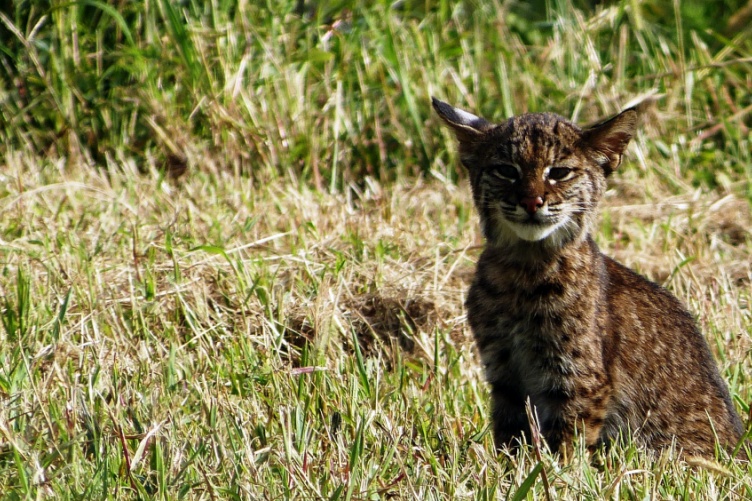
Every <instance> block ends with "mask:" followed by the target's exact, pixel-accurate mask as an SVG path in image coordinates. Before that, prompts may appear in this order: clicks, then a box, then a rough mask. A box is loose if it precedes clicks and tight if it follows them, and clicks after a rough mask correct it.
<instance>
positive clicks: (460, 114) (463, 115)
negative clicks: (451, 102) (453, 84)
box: [454, 108, 480, 127]
mask: <svg viewBox="0 0 752 501" xmlns="http://www.w3.org/2000/svg"><path fill="white" fill-rule="evenodd" d="M454 112H455V113H456V114H457V118H459V119H460V121H461V123H462V125H468V126H470V127H474V126H475V125H476V124H477V123H478V121H479V120H480V117H477V116H475V115H473V114H472V113H468V112H467V111H465V110H461V109H459V108H454Z"/></svg>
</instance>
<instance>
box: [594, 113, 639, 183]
mask: <svg viewBox="0 0 752 501" xmlns="http://www.w3.org/2000/svg"><path fill="white" fill-rule="evenodd" d="M637 118H638V116H637V110H636V109H635V108H629V109H628V110H624V111H622V112H621V113H619V114H618V115H616V116H615V117H614V118H612V119H610V120H607V121H605V122H602V123H599V124H597V125H594V126H592V127H590V128H588V129H586V130H585V131H583V133H582V143H581V144H582V146H583V147H584V148H586V149H588V150H590V151H592V152H593V153H594V154H595V159H596V161H597V162H598V163H599V164H600V165H601V167H602V168H603V170H604V172H605V173H606V175H607V176H608V175H609V174H611V172H613V171H614V170H615V169H616V168H617V167H618V166H619V164H620V163H621V157H622V155H623V154H624V150H626V148H627V144H629V141H630V140H631V139H632V137H633V136H634V134H635V129H636V128H637Z"/></svg>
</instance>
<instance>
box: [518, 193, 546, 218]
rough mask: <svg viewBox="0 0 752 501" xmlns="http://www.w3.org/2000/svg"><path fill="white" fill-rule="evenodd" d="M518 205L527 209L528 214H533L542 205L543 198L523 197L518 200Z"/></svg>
mask: <svg viewBox="0 0 752 501" xmlns="http://www.w3.org/2000/svg"><path fill="white" fill-rule="evenodd" d="M520 205H521V206H522V208H523V209H525V210H526V211H527V213H528V214H531V215H532V214H535V213H536V212H538V209H540V208H541V207H543V198H541V197H523V198H522V200H520Z"/></svg>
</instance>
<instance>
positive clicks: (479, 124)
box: [431, 97, 491, 141]
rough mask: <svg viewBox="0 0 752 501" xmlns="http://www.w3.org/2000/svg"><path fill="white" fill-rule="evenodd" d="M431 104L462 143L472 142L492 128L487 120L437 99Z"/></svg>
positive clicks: (433, 98)
mask: <svg viewBox="0 0 752 501" xmlns="http://www.w3.org/2000/svg"><path fill="white" fill-rule="evenodd" d="M431 103H432V104H433V109H435V110H436V113H438V114H439V116H440V117H441V119H442V120H444V122H446V123H447V125H449V126H450V127H451V128H452V130H454V134H455V135H456V136H457V139H459V140H460V141H472V140H473V139H474V138H477V137H478V136H480V135H481V134H482V133H483V132H484V131H486V130H487V129H489V128H490V127H491V124H490V123H488V122H487V121H486V120H485V119H483V118H480V117H476V116H475V115H473V114H472V113H468V112H467V111H463V110H461V109H459V108H455V107H453V106H451V105H449V104H447V103H445V102H444V101H439V100H438V99H436V98H435V97H432V98H431Z"/></svg>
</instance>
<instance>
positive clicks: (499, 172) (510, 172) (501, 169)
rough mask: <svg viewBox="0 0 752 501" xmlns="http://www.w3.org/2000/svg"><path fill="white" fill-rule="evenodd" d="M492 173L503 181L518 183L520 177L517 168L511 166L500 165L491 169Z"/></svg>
mask: <svg viewBox="0 0 752 501" xmlns="http://www.w3.org/2000/svg"><path fill="white" fill-rule="evenodd" d="M491 173H492V174H493V175H494V176H496V177H499V178H501V179H508V180H510V181H516V180H517V179H519V177H520V173H519V172H518V171H517V168H516V167H515V166H513V165H509V164H498V165H493V166H492V167H491Z"/></svg>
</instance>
